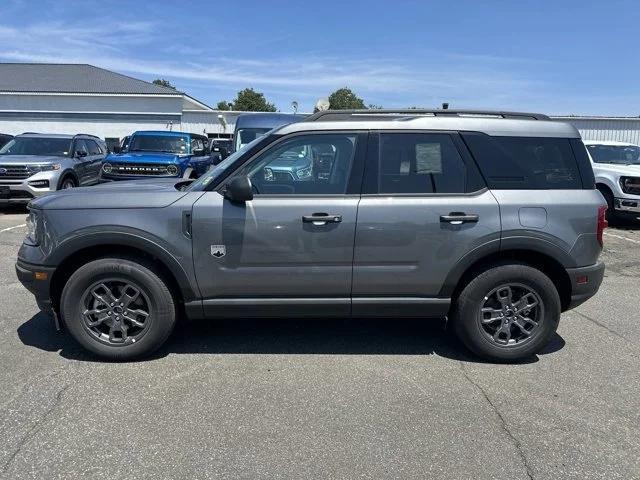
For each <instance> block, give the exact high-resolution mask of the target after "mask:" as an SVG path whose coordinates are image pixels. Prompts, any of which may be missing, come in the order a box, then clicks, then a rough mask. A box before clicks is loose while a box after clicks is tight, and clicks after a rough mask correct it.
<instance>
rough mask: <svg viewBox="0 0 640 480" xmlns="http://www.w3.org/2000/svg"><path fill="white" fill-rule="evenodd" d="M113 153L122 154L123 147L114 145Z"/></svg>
mask: <svg viewBox="0 0 640 480" xmlns="http://www.w3.org/2000/svg"><path fill="white" fill-rule="evenodd" d="M111 151H112V152H113V153H120V152H122V147H121V146H120V145H114V146H113V148H112V149H111Z"/></svg>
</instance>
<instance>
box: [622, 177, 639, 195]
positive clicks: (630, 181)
mask: <svg viewBox="0 0 640 480" xmlns="http://www.w3.org/2000/svg"><path fill="white" fill-rule="evenodd" d="M620 187H621V188H622V191H623V192H624V193H628V194H631V195H640V177H620Z"/></svg>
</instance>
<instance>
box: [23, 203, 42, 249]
mask: <svg viewBox="0 0 640 480" xmlns="http://www.w3.org/2000/svg"><path fill="white" fill-rule="evenodd" d="M26 224H27V236H26V238H25V239H24V242H25V243H28V244H29V245H38V243H39V239H38V214H37V213H36V212H35V211H33V210H31V211H29V215H28V216H27V221H26Z"/></svg>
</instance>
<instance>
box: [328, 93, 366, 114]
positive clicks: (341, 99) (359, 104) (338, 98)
mask: <svg viewBox="0 0 640 480" xmlns="http://www.w3.org/2000/svg"><path fill="white" fill-rule="evenodd" d="M329 105H330V107H329V108H330V109H331V110H352V109H358V108H367V107H366V105H365V104H364V100H362V99H361V98H360V97H358V96H357V95H356V94H355V93H353V92H352V91H351V89H350V88H347V87H344V88H339V89H338V90H336V91H335V92H333V93H332V94H331V95H329Z"/></svg>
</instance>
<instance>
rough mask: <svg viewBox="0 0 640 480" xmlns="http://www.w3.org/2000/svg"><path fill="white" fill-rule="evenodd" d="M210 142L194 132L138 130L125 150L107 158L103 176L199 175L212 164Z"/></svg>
mask: <svg viewBox="0 0 640 480" xmlns="http://www.w3.org/2000/svg"><path fill="white" fill-rule="evenodd" d="M208 144H209V142H208V139H207V137H205V136H203V135H196V134H193V133H184V132H167V131H140V132H135V133H133V134H132V135H131V137H130V138H129V143H128V146H127V148H126V149H124V150H119V151H116V153H113V154H111V155H109V156H108V157H107V158H106V160H105V163H104V164H103V165H102V171H101V179H102V180H135V179H138V178H149V177H182V178H197V177H199V176H200V175H202V174H203V173H204V172H206V171H207V170H208V169H209V167H210V166H211V165H213V159H212V158H211V156H210V154H209V151H208V150H209V149H208Z"/></svg>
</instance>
